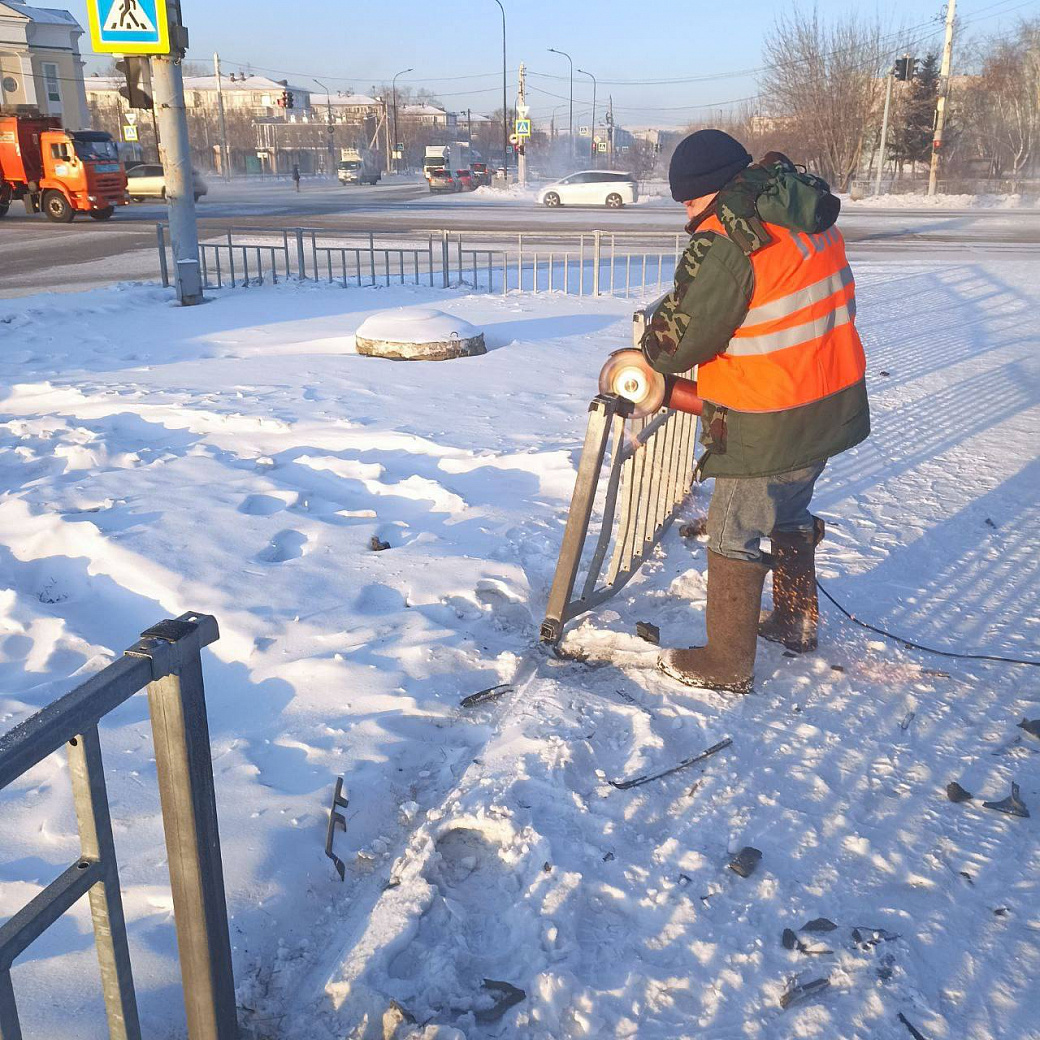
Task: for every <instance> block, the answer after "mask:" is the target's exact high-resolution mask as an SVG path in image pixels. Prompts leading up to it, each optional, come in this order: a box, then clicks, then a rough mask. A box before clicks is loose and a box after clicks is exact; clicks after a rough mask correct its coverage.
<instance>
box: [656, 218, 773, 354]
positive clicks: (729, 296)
mask: <svg viewBox="0 0 1040 1040" xmlns="http://www.w3.org/2000/svg"><path fill="white" fill-rule="evenodd" d="M715 212H716V215H717V216H718V218H719V220H720V221H721V222H722V224H723V226H724V227H725V228H726V232H727V235H728V236H729V237H726V236H723V235H719V234H716V233H715V232H714V231H702V232H699V233H698V232H697V231H696V224H697V221H696V220H694V221H692V222H691V223H690V224H689V225H687V228H686V230H687V231H689V232H690V233H691V234H692V236H693V237H692V238H691V239H690V241H689V244H688V245H687V246H686V249H685V251H684V252H683V255H682V258H681V259H680V260H679V264H678V266H677V267H676V269H675V284H674V285H673V287H672V290H671V292H669V293H668V294H667V295H666V296H665V297H664V299H663V300H662V301H661V302H660V304H658V306H657V309H656V310H655V311H654V316H653V318H652V319H651V321H650V324H649V326H648V327H647V331H646V333H645V335H644V337H643V353H644V354H645V355H646V358H647V360H648V361H649V362H650V364H651V365H652V366H653V367H654V368H655V369H657V371H658V372H664V373H666V374H675V373H678V372H685V371H686V370H687V369H690V368H692V367H693V366H694V365H701V364H703V363H704V362H705V361H708V360H709V359H711V358H713V357H714V356H715V355H716V354H718V353H720V352H721V351H723V350H725V349H726V344H727V343H729V341H730V339H731V337H732V336H733V333H734V332H735V331H736V330H737V328H739V327H740V324H741V323H742V322H743V320H744V318H745V317H746V316H747V312H748V307H749V305H750V303H751V296H752V293H753V291H754V287H755V278H754V272H753V270H752V267H751V261H750V260H749V259H748V253H749V252H752V251H753V250H754V249H756V248H759V247H761V246H762V245H765V243H766V242H768V241H769V235H768V232H767V231H766V230H765V228H763V227H762V225H761V223H760V222H758V221H757V220H755V221H754V224H752V223H751V222H749V221H747V220H746V219H744V218H742V217H740V216H738V215H737V214H736V213H734V212H733V211H732V209H731V208H730V207H729V206H728V205H726V204H724V203H720V204H719V205H717V206H716V209H715ZM706 215H707V214H705V216H706ZM738 243H740V244H738ZM742 246H744V247H745V248H741V247H742ZM748 247H750V248H748ZM745 249H746V251H745Z"/></svg>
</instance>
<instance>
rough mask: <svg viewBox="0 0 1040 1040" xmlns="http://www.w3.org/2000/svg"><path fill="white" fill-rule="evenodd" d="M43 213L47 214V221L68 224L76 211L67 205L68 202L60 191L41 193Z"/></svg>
mask: <svg viewBox="0 0 1040 1040" xmlns="http://www.w3.org/2000/svg"><path fill="white" fill-rule="evenodd" d="M43 212H44V213H46V214H47V219H48V220H53V221H54V222H55V224H68V223H69V221H70V220H72V218H73V217H74V216H75V215H76V211H75V210H74V209H73V208H72V206H70V205H69V200H68V199H67V198H65V196H64V195H62V193H61V192H60V191H54V190H53V189H52V190H51V191H45V192H44V193H43Z"/></svg>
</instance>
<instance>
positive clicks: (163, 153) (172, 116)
mask: <svg viewBox="0 0 1040 1040" xmlns="http://www.w3.org/2000/svg"><path fill="white" fill-rule="evenodd" d="M179 17H180V5H179V4H170V5H169V18H170V46H171V52H170V53H169V54H156V55H153V56H152V89H153V98H154V103H155V111H156V118H157V119H158V124H159V157H160V159H161V160H162V166H163V181H164V183H165V185H166V213H167V219H168V220H169V223H170V245H171V247H172V248H173V260H174V268H175V284H176V286H177V299H178V300H179V301H180V303H181V304H182V306H185V307H189V306H191V305H193V304H196V303H202V299H203V297H202V279H201V278H200V276H199V229H198V225H197V223H196V218H195V194H194V190H195V189H194V183H193V180H192V172H191V145H190V143H189V141H188V114H187V112H186V111H185V108H184V79H183V77H182V75H181V61H182V60H183V58H184V51H185V48H186V46H187V32H186V31H185V29H184V27H183V26H181V25H180V24H179Z"/></svg>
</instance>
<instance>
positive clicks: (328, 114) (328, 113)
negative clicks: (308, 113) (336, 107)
mask: <svg viewBox="0 0 1040 1040" xmlns="http://www.w3.org/2000/svg"><path fill="white" fill-rule="evenodd" d="M314 82H315V83H317V84H318V86H319V87H321V89H322V90H324V91H325V118H326V120H327V121H328V126H327V127H326V128H325V133H326V134H327V135H328V139H329V174H328V175H329V176H330V177H333V176H335V172H336V144H335V142H334V141H333V140H332V135H333V133H335V131H334V129H333V126H332V95H331V94H330V93H329V88H328V87H327V86H325V84H324V83H322V81H321V80H320V79H316V80H314Z"/></svg>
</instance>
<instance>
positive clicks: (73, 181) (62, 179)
mask: <svg viewBox="0 0 1040 1040" xmlns="http://www.w3.org/2000/svg"><path fill="white" fill-rule="evenodd" d="M13 199H21V200H22V202H23V203H24V204H25V208H26V211H27V212H29V213H40V212H42V213H45V214H46V215H47V217H49V218H50V219H51V220H54V221H58V222H62V223H64V222H67V221H69V220H72V218H73V217H74V216H75V215H76V213H77V212H81V213H88V214H89V215H90V216H91V217H93V218H94V219H95V220H107V219H108V218H109V217H111V216H112V214H113V212H114V211H115V207H116V206H123V205H126V203H127V201H128V200H127V196H126V172H125V171H124V169H123V164H122V163H121V162H120V161H119V157H118V152H117V150H116V144H115V142H114V141H113V140H112V138H111V136H110V135H109V134H106V133H104V132H103V131H100V130H71V131H70V130H65V129H64V128H63V127H62V126H61V123H60V122H59V121H58V120H57V119H54V118H52V117H47V116H37V117H27V116H13V117H11V116H8V117H4V116H0V215H3V213H5V212H6V211H7V207H8V206H9V205H10V203H11V201H12V200H13Z"/></svg>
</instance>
